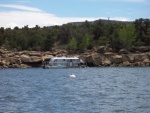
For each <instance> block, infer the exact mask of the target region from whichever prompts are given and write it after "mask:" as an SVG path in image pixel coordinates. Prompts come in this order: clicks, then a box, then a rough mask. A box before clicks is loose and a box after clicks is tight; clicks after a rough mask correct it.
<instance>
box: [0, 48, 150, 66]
mask: <svg viewBox="0 0 150 113" xmlns="http://www.w3.org/2000/svg"><path fill="white" fill-rule="evenodd" d="M132 49H135V51H134V52H133V51H132V52H129V51H127V50H125V49H122V50H120V52H119V53H114V52H112V49H111V48H109V49H108V48H107V49H106V48H105V46H100V47H98V48H95V49H93V50H90V51H85V52H84V53H79V54H69V53H68V52H67V51H66V50H60V49H52V50H51V51H47V52H44V53H42V52H38V51H18V52H12V51H8V50H6V49H4V48H3V49H0V68H31V67H40V66H41V65H42V58H41V56H42V55H43V56H44V58H45V60H49V59H51V58H53V57H55V56H78V57H79V58H81V59H82V60H83V61H84V62H86V63H87V65H88V66H150V47H138V48H132ZM106 50H107V51H106ZM137 51H138V52H137Z"/></svg>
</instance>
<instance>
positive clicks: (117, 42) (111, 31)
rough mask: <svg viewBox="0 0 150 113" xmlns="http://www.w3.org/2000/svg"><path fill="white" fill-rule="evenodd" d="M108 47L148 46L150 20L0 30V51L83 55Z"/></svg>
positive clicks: (100, 21) (149, 40)
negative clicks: (62, 51) (58, 51)
mask: <svg viewBox="0 0 150 113" xmlns="http://www.w3.org/2000/svg"><path fill="white" fill-rule="evenodd" d="M106 44H109V46H110V47H111V48H112V49H113V51H115V52H117V51H119V50H120V49H122V48H125V49H130V48H131V47H132V46H150V20H149V19H143V18H140V19H136V20H135V21H134V22H118V21H116V22H113V21H110V20H107V21H105V22H104V21H103V20H97V21H94V22H88V21H85V22H81V23H68V24H64V25H62V26H50V27H43V28H40V27H39V26H38V25H36V26H35V27H34V28H29V27H28V25H27V26H24V27H23V28H18V27H15V28H14V29H10V28H6V29H4V28H3V27H1V28H0V47H1V46H4V47H5V48H7V49H13V50H17V51H20V50H29V51H30V50H35V51H48V50H51V49H52V48H53V47H58V48H63V49H67V50H68V51H72V52H76V51H84V50H89V49H92V48H94V47H95V46H101V45H106Z"/></svg>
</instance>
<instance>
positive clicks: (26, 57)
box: [20, 55, 31, 63]
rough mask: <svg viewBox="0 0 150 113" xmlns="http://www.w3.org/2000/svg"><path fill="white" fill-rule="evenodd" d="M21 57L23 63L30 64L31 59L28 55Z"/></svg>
mask: <svg viewBox="0 0 150 113" xmlns="http://www.w3.org/2000/svg"><path fill="white" fill-rule="evenodd" d="M20 57H21V61H22V62H23V63H30V62H31V59H30V57H29V56H28V55H21V56H20Z"/></svg>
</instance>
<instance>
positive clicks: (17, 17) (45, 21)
mask: <svg viewBox="0 0 150 113" xmlns="http://www.w3.org/2000/svg"><path fill="white" fill-rule="evenodd" d="M0 6H3V7H4V6H6V7H13V8H17V9H21V10H20V11H5V12H0V17H1V18H0V27H5V28H8V27H10V28H14V27H16V26H18V27H24V26H25V25H28V26H29V27H35V25H39V26H41V27H43V26H51V25H62V24H65V23H68V22H81V21H85V20H88V21H94V20H97V19H100V18H101V19H108V18H107V17H106V18H105V17H99V18H89V17H84V18H83V17H58V16H56V15H54V14H50V13H46V12H43V11H41V10H40V9H37V8H32V7H26V6H20V5H19V7H18V5H0ZM22 10H25V11H22ZM110 19H111V20H120V21H128V20H130V19H129V18H123V17H121V18H120V17H115V18H110Z"/></svg>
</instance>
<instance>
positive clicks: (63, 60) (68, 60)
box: [45, 57, 84, 68]
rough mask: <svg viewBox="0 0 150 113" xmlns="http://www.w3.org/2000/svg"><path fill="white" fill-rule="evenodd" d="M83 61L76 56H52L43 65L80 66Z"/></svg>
mask: <svg viewBox="0 0 150 113" xmlns="http://www.w3.org/2000/svg"><path fill="white" fill-rule="evenodd" d="M83 64H84V62H83V61H82V60H81V59H79V58H78V57H54V58H51V59H50V60H49V62H48V63H47V64H46V66H45V67H47V66H48V67H49V68H53V67H55V68H62V67H80V66H82V65H83Z"/></svg>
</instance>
